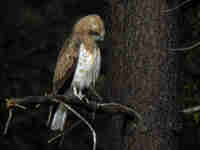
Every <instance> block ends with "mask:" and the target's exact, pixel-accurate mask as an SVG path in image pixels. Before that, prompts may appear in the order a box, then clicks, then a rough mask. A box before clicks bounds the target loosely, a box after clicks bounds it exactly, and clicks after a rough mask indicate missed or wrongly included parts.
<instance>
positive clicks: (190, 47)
mask: <svg viewBox="0 0 200 150" xmlns="http://www.w3.org/2000/svg"><path fill="white" fill-rule="evenodd" d="M198 46H200V41H199V42H197V43H195V44H193V45H192V46H189V47H184V48H176V49H168V50H169V51H187V50H191V49H193V48H196V47H198Z"/></svg>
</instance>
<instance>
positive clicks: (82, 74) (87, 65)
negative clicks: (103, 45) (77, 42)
mask: <svg viewBox="0 0 200 150" xmlns="http://www.w3.org/2000/svg"><path fill="white" fill-rule="evenodd" d="M98 57H100V52H99V49H95V50H94V53H93V54H91V53H90V52H88V51H87V50H86V49H85V47H84V45H83V44H81V46H80V52H79V58H78V63H77V66H76V70H75V74H74V77H73V81H72V84H76V85H77V84H78V86H80V88H83V87H88V86H89V85H90V84H91V83H92V82H95V81H96V79H97V77H98V74H99V68H100V61H99V60H100V59H99V58H98Z"/></svg>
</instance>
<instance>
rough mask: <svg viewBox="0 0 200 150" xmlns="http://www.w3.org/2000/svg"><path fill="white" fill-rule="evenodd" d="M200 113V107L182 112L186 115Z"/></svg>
mask: <svg viewBox="0 0 200 150" xmlns="http://www.w3.org/2000/svg"><path fill="white" fill-rule="evenodd" d="M198 111H200V106H195V107H192V108H187V109H184V110H183V111H182V112H183V113H184V114H191V113H195V112H198Z"/></svg>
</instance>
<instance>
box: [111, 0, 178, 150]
mask: <svg viewBox="0 0 200 150" xmlns="http://www.w3.org/2000/svg"><path fill="white" fill-rule="evenodd" d="M111 3H112V4H111V6H112V35H111V36H112V51H111V54H110V57H111V61H112V62H111V63H110V65H109V70H110V72H109V74H108V75H107V76H108V82H109V83H108V85H109V84H110V85H111V87H109V89H108V90H109V94H110V95H111V96H112V97H117V98H119V99H120V100H121V101H120V102H121V103H123V104H124V103H125V104H130V105H132V106H134V107H135V108H136V110H137V111H138V112H140V113H141V114H142V116H143V118H144V121H145V125H146V127H147V128H148V130H149V132H148V134H141V133H140V132H138V131H139V130H136V132H135V134H134V135H133V134H131V135H128V136H126V137H121V139H120V138H118V140H115V141H116V143H117V144H116V143H115V144H114V146H113V147H112V148H111V149H129V150H133V149H134V150H143V149H148V150H159V149H162V150H165V149H168V150H169V149H170V150H172V149H177V140H176V138H175V135H174V134H173V130H176V129H177V127H178V126H179V123H178V120H180V119H178V109H177V106H176V104H175V98H176V83H177V56H176V55H175V54H171V53H169V52H168V50H167V47H169V46H171V44H169V45H168V42H169V38H170V37H171V36H172V34H171V33H172V32H173V31H171V32H170V30H172V29H173V28H172V29H171V28H170V25H169V22H170V18H169V17H168V15H164V14H162V10H166V9H167V8H168V7H167V2H166V1H160V0H148V1H147V0H134V1H133V0H126V1H120V0H115V1H112V2H111ZM171 20H172V19H171ZM168 21H169V22H168ZM173 40H175V42H176V40H177V38H173ZM172 43H173V42H172ZM115 124H117V128H118V131H117V132H115V136H116V137H117V135H122V133H121V130H120V129H122V124H123V123H122V119H121V118H118V119H115ZM117 128H115V130H117ZM116 137H115V138H116ZM118 137H120V136H118ZM123 138H125V141H126V143H122V142H120V141H123ZM119 143H120V144H119ZM116 145H117V146H116Z"/></svg>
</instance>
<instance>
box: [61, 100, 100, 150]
mask: <svg viewBox="0 0 200 150" xmlns="http://www.w3.org/2000/svg"><path fill="white" fill-rule="evenodd" d="M63 104H64V106H65V107H66V108H67V109H68V110H70V111H71V112H73V113H74V114H75V115H76V116H77V117H78V118H79V119H80V120H82V121H83V122H84V123H85V124H86V125H87V126H88V128H89V129H90V130H91V132H92V135H93V150H96V132H95V130H94V129H93V127H92V125H91V124H90V123H89V122H88V121H87V120H86V119H85V118H84V117H83V116H82V115H81V114H79V113H78V112H77V111H76V110H74V109H73V108H72V107H70V106H69V105H67V104H65V103H63Z"/></svg>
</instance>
